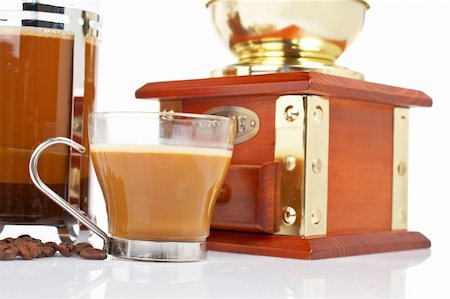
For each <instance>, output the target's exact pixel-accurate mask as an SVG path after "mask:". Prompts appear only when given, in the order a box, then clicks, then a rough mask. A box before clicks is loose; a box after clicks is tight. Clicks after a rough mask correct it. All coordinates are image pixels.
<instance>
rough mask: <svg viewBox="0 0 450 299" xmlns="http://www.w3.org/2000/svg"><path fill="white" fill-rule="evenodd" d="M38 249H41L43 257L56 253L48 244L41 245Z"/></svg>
mask: <svg viewBox="0 0 450 299" xmlns="http://www.w3.org/2000/svg"><path fill="white" fill-rule="evenodd" d="M40 249H41V252H42V255H43V256H45V257H50V256H54V255H55V253H56V250H55V249H53V248H52V247H51V246H48V245H41V246H40Z"/></svg>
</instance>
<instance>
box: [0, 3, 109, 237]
mask: <svg viewBox="0 0 450 299" xmlns="http://www.w3.org/2000/svg"><path fill="white" fill-rule="evenodd" d="M9 4H10V5H11V7H6V8H4V9H5V10H2V11H0V71H1V76H0V113H1V116H0V121H1V126H0V150H1V152H0V154H1V156H0V159H1V169H0V231H1V229H2V228H3V225H5V224H40V225H51V226H56V227H57V228H58V232H59V235H60V237H61V238H62V239H63V240H65V241H74V240H75V239H76V238H77V237H78V238H79V237H80V234H81V232H83V235H84V233H85V232H87V231H86V230H84V228H82V229H81V231H80V232H78V231H77V230H76V229H75V228H76V227H77V222H76V221H75V220H74V219H73V218H71V217H69V216H68V215H65V214H63V212H62V210H61V209H60V208H59V207H58V206H57V205H55V204H54V203H53V202H51V201H49V200H48V199H47V198H45V196H44V195H42V194H40V192H39V191H38V190H37V189H36V188H35V187H34V186H33V185H32V183H31V180H30V178H29V175H28V161H29V159H30V156H31V152H32V150H33V149H34V147H36V146H37V145H38V144H39V143H40V142H42V141H44V140H46V139H47V138H50V137H55V136H66V137H71V138H72V139H74V140H76V141H77V142H79V143H82V144H84V145H85V146H88V140H87V116H88V113H89V112H91V111H92V110H93V105H94V99H95V68H96V55H97V50H96V49H97V43H98V37H99V29H100V20H99V16H98V15H97V14H95V13H92V12H87V11H83V10H79V9H75V8H67V7H62V6H54V5H47V4H42V3H38V2H24V3H22V1H17V2H13V3H9ZM6 9H8V10H6ZM44 159H46V160H47V162H46V163H45V166H44V165H43V167H42V169H41V173H43V179H44V180H45V181H46V182H48V183H49V184H50V185H51V186H52V187H53V188H54V190H56V191H57V192H58V193H59V195H61V196H62V197H64V198H66V199H68V200H69V201H70V203H71V204H73V205H76V206H78V207H79V208H81V209H82V210H83V211H85V212H86V213H88V205H89V203H88V181H89V156H88V154H84V155H80V154H78V153H69V152H68V151H67V150H66V149H63V148H58V147H55V148H54V149H53V151H49V153H48V154H47V155H46V157H45V158H44ZM85 237H87V235H84V236H83V238H85ZM79 240H80V239H79Z"/></svg>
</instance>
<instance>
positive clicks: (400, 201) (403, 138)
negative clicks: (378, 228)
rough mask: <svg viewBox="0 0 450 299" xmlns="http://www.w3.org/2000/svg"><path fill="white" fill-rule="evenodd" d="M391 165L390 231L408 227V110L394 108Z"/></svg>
mask: <svg viewBox="0 0 450 299" xmlns="http://www.w3.org/2000/svg"><path fill="white" fill-rule="evenodd" d="M393 130H394V131H393V159H392V160H393V164H392V221H391V229H392V230H406V229H407V226H408V136H409V109H408V108H394V129H393Z"/></svg>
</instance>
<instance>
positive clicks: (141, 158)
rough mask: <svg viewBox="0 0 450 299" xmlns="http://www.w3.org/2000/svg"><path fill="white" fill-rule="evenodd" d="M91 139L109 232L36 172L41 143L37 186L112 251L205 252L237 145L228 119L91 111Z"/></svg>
mask: <svg viewBox="0 0 450 299" xmlns="http://www.w3.org/2000/svg"><path fill="white" fill-rule="evenodd" d="M89 134H90V136H89V139H90V149H91V154H92V160H93V162H94V168H95V171H96V174H97V177H98V179H99V182H100V186H101V187H102V191H103V195H104V197H105V201H106V206H107V211H108V224H109V232H110V233H111V235H112V237H111V238H110V237H108V236H107V235H106V234H105V233H104V232H102V231H101V230H100V229H99V228H98V227H96V226H95V225H94V224H93V223H92V222H90V221H89V220H88V219H86V218H84V217H83V215H82V214H80V213H79V212H78V211H77V210H75V209H73V207H71V206H70V205H68V204H67V202H66V201H64V200H62V199H60V198H59V197H58V196H57V195H56V194H55V193H54V192H52V191H51V190H49V189H48V187H47V186H45V185H44V184H43V183H42V181H41V180H40V178H39V176H38V174H37V160H38V158H39V155H40V153H41V152H42V151H43V150H44V149H45V148H47V147H49V146H51V145H53V144H58V143H63V144H66V145H69V146H72V147H74V148H75V149H76V150H79V151H82V150H84V148H83V147H82V146H80V145H79V144H76V143H75V142H73V141H72V140H70V139H67V138H54V139H50V140H48V141H46V142H44V143H42V144H41V145H40V146H39V147H38V148H37V149H36V150H35V152H34V153H33V156H32V158H31V161H30V175H31V177H32V180H33V182H34V183H35V184H36V186H37V187H38V188H39V189H40V190H41V191H42V192H44V194H46V195H47V196H49V197H50V198H51V199H52V200H53V201H55V202H56V203H57V204H59V205H60V206H62V207H63V208H64V209H65V210H66V211H67V212H69V213H70V214H71V215H72V216H74V217H76V218H77V219H78V220H79V221H81V222H82V223H84V224H85V225H86V226H88V227H89V228H91V229H92V230H93V231H94V232H95V233H97V234H98V235H100V236H101V237H102V238H103V239H104V240H105V247H106V249H107V250H108V251H109V252H110V253H111V254H113V255H115V256H118V257H124V258H131V259H142V260H174V261H181V260H182V261H188V260H200V259H203V258H204V257H205V256H206V255H205V253H206V248H205V239H206V237H207V236H208V235H209V226H210V223H211V217H212V211H213V207H214V202H215V199H216V197H217V195H218V193H219V191H220V187H221V185H222V183H223V180H224V178H225V173H226V170H227V168H228V165H229V163H230V159H231V153H232V148H233V142H234V134H235V130H234V122H233V121H232V120H231V119H229V118H226V117H220V116H206V115H194V114H176V113H139V112H136V113H127V112H118V113H94V114H91V116H90V123H89Z"/></svg>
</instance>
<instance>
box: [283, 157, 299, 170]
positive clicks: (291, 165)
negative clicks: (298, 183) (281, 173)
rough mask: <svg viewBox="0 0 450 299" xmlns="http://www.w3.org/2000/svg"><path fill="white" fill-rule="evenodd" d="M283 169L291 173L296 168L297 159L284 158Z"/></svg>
mask: <svg viewBox="0 0 450 299" xmlns="http://www.w3.org/2000/svg"><path fill="white" fill-rule="evenodd" d="M283 162H284V167H285V168H286V170H287V171H292V170H294V169H295V166H297V159H295V157H294V156H286V157H284V160H283Z"/></svg>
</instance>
